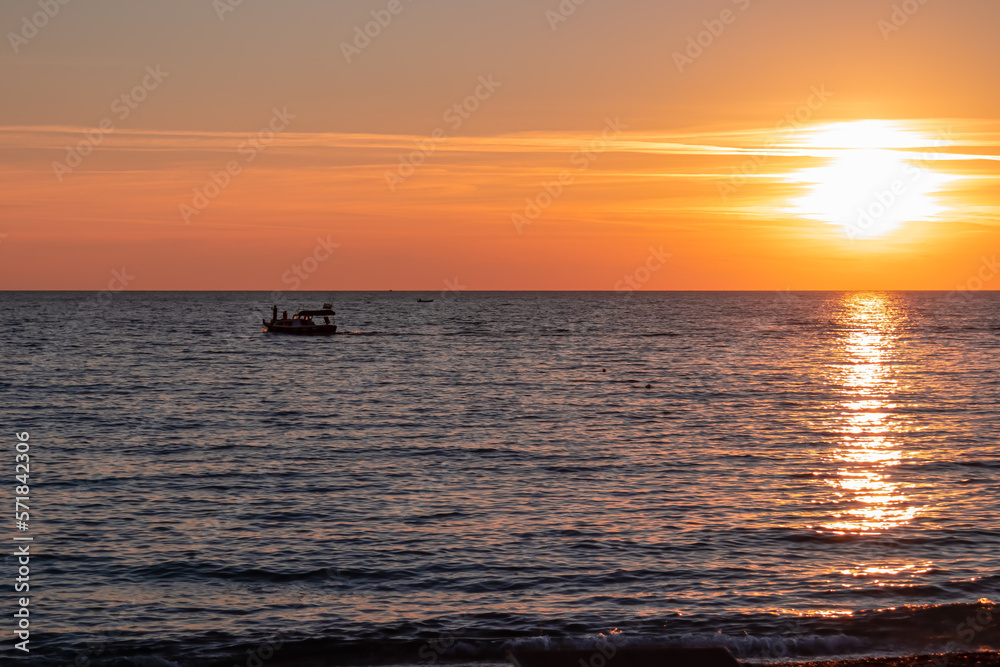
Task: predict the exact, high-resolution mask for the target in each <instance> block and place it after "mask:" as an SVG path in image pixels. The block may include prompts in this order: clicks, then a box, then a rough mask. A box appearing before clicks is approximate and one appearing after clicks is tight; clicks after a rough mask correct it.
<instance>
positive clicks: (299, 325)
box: [261, 303, 337, 336]
mask: <svg viewBox="0 0 1000 667" xmlns="http://www.w3.org/2000/svg"><path fill="white" fill-rule="evenodd" d="M272 312H273V315H272V316H271V321H270V322H268V321H267V320H261V321H262V322H263V323H264V328H262V329H261V332H262V333H278V334H288V335H291V336H332V335H333V334H335V333H337V325H336V324H333V323H332V322H330V318H331V317H333V316H334V315H336V313H335V312H333V306H332V304H329V303H324V304H323V307H322V308H321V309H319V310H300V311H299V312H297V313H295V314H294V315H292V317H291V318H287V317H281V318H280V319H279V318H278V307H277V306H275V307H274V310H273V311H272ZM286 314H287V311H286ZM314 317H322V318H323V323H322V324H317V323H316V321H315V320H314V319H313V318H314Z"/></svg>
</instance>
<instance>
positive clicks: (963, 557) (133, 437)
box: [0, 292, 1000, 667]
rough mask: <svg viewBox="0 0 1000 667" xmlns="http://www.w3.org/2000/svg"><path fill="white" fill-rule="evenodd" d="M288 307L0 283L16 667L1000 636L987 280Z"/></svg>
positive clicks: (999, 484) (478, 656)
mask: <svg viewBox="0 0 1000 667" xmlns="http://www.w3.org/2000/svg"><path fill="white" fill-rule="evenodd" d="M417 297H424V298H434V299H435V301H434V303H417V302H416V298H417ZM270 298H271V297H270V296H269V295H268V294H267V293H250V292H246V293H127V292H125V293H119V294H114V295H107V294H105V295H95V294H90V293H4V294H0V317H2V319H3V326H2V328H0V354H2V359H3V368H4V372H3V374H2V376H0V404H2V406H3V411H2V413H3V421H4V436H3V437H4V447H3V451H4V454H3V455H4V456H5V457H7V462H6V463H5V464H4V469H8V470H11V471H12V470H13V467H14V454H15V450H14V445H15V443H16V440H15V438H14V433H15V432H28V433H29V434H30V440H29V443H30V445H31V449H30V456H31V459H30V465H31V468H30V482H31V484H30V497H31V501H30V515H31V516H30V522H29V524H30V527H29V530H28V531H26V532H18V531H16V530H15V525H14V521H13V517H12V516H11V515H10V514H8V519H7V523H8V525H7V526H5V527H4V529H5V530H6V531H8V532H7V535H8V537H7V544H8V548H7V549H5V550H4V552H3V557H2V558H0V566H2V568H3V571H2V572H0V576H2V579H3V580H4V582H5V584H4V586H3V590H4V591H6V592H5V593H3V594H2V596H0V611H2V612H3V616H4V617H5V618H7V619H8V621H7V622H5V623H3V624H0V627H2V628H3V630H2V632H3V635H4V636H3V640H2V642H3V643H2V645H0V660H2V661H3V662H4V663H5V664H7V662H8V661H9V662H10V664H38V665H50V664H52V665H76V666H78V667H89V666H90V665H101V664H123V665H124V664H128V665H143V666H156V665H181V666H185V667H186V666H188V665H192V666H197V665H208V664H213V665H214V664H218V665H225V666H226V667H230V666H235V667H243V666H246V667H262V665H274V666H277V665H282V664H292V663H294V662H296V661H298V660H302V659H305V658H316V659H322V660H325V661H327V662H329V664H336V665H378V664H407V665H429V664H435V663H446V662H463V663H497V662H501V661H502V660H503V656H504V652H505V650H507V649H508V648H511V647H516V646H530V647H544V646H549V647H557V646H566V647H571V646H572V647H581V646H582V647H587V646H595V647H597V646H601V645H602V642H607V641H615V642H619V643H621V644H631V645H649V646H661V645H665V646H669V645H677V646H691V645H724V646H727V647H729V648H730V649H731V650H732V651H733V652H734V653H735V654H736V655H737V656H739V657H741V658H743V659H748V660H774V659H792V658H795V657H802V656H843V655H859V654H860V655H879V654H892V653H896V654H900V653H917V652H925V651H931V650H935V651H937V650H975V649H978V648H980V647H992V648H1000V630H998V628H1000V609H998V608H997V606H996V604H995V602H997V601H1000V594H998V590H997V589H998V585H1000V445H998V435H1000V385H998V380H997V378H998V369H1000V296H998V295H997V294H996V293H977V294H967V295H954V294H947V293H812V292H808V293H795V292H793V293H636V294H633V295H624V294H616V293H467V292H448V293H441V294H426V293H421V294H415V293H396V292H393V293H297V294H294V295H291V294H289V295H286V297H285V302H284V303H279V304H278V305H279V309H284V308H288V309H289V310H295V309H298V308H314V307H318V306H319V305H320V304H321V303H323V302H324V301H332V302H333V304H334V308H335V309H336V310H337V317H336V321H337V323H338V324H339V325H340V327H341V332H342V335H341V334H338V335H337V336H334V337H330V338H316V339H309V338H295V337H283V336H278V335H272V334H264V333H261V331H260V319H261V312H260V311H263V312H264V313H268V314H269V313H270V305H271V301H270ZM15 483H16V482H15V481H14V480H13V479H12V476H8V479H7V480H6V481H5V483H4V485H3V486H4V488H5V493H6V495H7V496H9V497H10V499H9V501H5V502H9V503H13V495H14V484H15ZM15 536H31V537H32V538H33V542H31V553H32V561H31V575H30V576H31V590H30V595H31V605H30V611H31V617H30V619H31V620H30V622H31V639H30V642H31V643H30V648H31V652H30V654H29V656H28V657H27V658H26V659H25V661H24V662H18V663H14V661H13V660H14V658H17V657H23V656H22V654H21V652H20V651H16V650H14V649H13V644H14V642H15V641H17V640H16V639H15V636H14V624H13V622H12V621H11V620H10V619H11V614H12V613H13V611H15V610H16V607H15V605H16V604H17V603H16V597H18V596H19V595H21V594H15V593H13V592H12V585H13V578H14V576H15V574H16V567H17V565H16V563H15V562H14V561H15V557H14V556H11V555H10V554H12V553H13V548H12V547H11V546H10V545H13V544H15V543H14V542H12V541H11V538H13V537H15ZM8 584H9V585H8Z"/></svg>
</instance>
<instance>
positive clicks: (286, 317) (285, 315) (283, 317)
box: [281, 310, 288, 320]
mask: <svg viewBox="0 0 1000 667" xmlns="http://www.w3.org/2000/svg"><path fill="white" fill-rule="evenodd" d="M281 319H283V320H287V319H288V311H287V310H283V311H281Z"/></svg>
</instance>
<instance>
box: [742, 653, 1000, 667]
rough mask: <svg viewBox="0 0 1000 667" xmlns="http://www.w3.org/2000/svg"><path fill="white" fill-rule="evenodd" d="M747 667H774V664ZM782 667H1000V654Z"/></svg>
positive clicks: (885, 659) (751, 662)
mask: <svg viewBox="0 0 1000 667" xmlns="http://www.w3.org/2000/svg"><path fill="white" fill-rule="evenodd" d="M743 664H745V665H754V666H755V667H765V665H767V667H773V665H774V663H770V664H769V663H759V662H757V663H755V662H753V661H747V662H745V663H743ZM780 664H781V667H994V666H996V667H1000V653H993V652H989V653H937V654H934V655H916V656H906V657H902V658H857V659H852V660H818V661H812V662H793V663H780Z"/></svg>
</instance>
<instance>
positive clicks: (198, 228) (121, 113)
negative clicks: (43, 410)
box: [0, 0, 1000, 290]
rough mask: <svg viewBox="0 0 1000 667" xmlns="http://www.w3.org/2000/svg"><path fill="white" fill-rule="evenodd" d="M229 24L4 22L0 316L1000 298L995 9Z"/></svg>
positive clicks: (303, 11) (35, 7) (406, 15)
mask: <svg viewBox="0 0 1000 667" xmlns="http://www.w3.org/2000/svg"><path fill="white" fill-rule="evenodd" d="M225 2H227V0H218V2H216V3H214V4H213V2H211V1H210V0H184V1H179V2H173V3H154V2H126V1H124V0H104V1H101V2H96V1H95V2H90V3H73V2H70V3H69V4H67V5H58V9H57V10H53V9H52V7H55V6H56V5H57V4H58V3H56V4H54V5H52V6H51V7H49V11H50V13H52V14H53V15H52V16H46V15H44V14H41V15H40V14H39V12H41V11H43V9H40V5H39V4H38V0H35V1H34V2H24V1H22V0H11V1H9V2H6V3H4V5H3V7H2V8H0V26H2V27H3V28H4V31H5V33H6V34H7V44H6V45H5V47H4V48H5V51H0V69H2V72H3V80H4V82H5V92H6V93H7V95H5V102H6V103H5V104H4V105H3V108H2V109H0V150H2V153H0V156H2V157H0V179H2V182H3V190H2V193H3V194H2V195H0V209H2V218H0V259H2V261H0V289H105V288H107V286H108V283H109V281H110V280H112V279H113V277H114V274H113V272H114V271H118V272H119V273H120V272H121V271H122V270H123V269H125V273H126V275H127V276H129V278H128V280H127V282H128V285H127V288H128V289H260V290H288V289H295V288H301V289H310V290H365V289H371V290H380V289H396V290H403V289H421V290H441V289H445V288H446V281H451V282H454V281H456V280H457V281H458V282H459V284H461V285H462V286H463V287H465V288H468V289H594V290H612V289H616V288H620V287H621V286H622V284H623V282H622V281H623V280H624V279H626V278H630V279H631V281H632V283H633V284H634V285H635V287H636V288H641V289H946V290H951V289H955V288H956V287H957V286H958V285H967V286H969V287H972V288H974V289H978V288H984V289H997V287H998V286H1000V270H998V271H996V272H995V273H996V276H995V278H994V277H993V276H991V277H990V278H987V277H986V276H987V275H988V274H990V273H991V271H990V270H984V269H983V266H984V265H985V266H993V264H991V261H992V257H993V256H994V255H995V254H997V251H998V250H1000V226H998V223H1000V209H998V206H1000V202H998V200H997V196H996V193H997V189H996V187H994V184H995V183H996V182H997V180H996V179H997V177H998V174H1000V171H998V161H997V157H996V156H997V155H1000V151H998V148H997V146H998V143H1000V120H998V119H997V117H996V111H995V110H996V109H997V108H998V102H1000V100H998V99H997V98H998V97H1000V93H998V92H997V89H996V86H995V85H994V84H995V82H996V81H997V80H1000V77H998V74H1000V71H998V70H1000V44H998V42H997V40H995V37H994V33H995V26H996V25H998V20H1000V6H998V5H997V4H996V3H995V2H987V1H979V0H975V1H973V0H953V1H951V2H949V3H944V2H942V1H941V0H936V1H935V0H927V1H926V2H925V3H924V4H920V3H919V2H918V1H917V0H909V2H907V3H897V6H898V7H899V10H898V11H895V10H894V9H893V5H892V3H886V4H883V3H878V2H876V3H873V2H860V1H855V0H847V1H843V2H838V3H802V2H793V1H792V0H769V1H768V2H765V1H764V0H719V1H714V2H704V1H699V2H695V1H694V0H691V1H687V2H670V3H653V2H648V1H645V2H643V1H639V0H625V1H622V2H616V3H610V2H603V1H602V0H587V1H586V2H584V3H583V4H581V5H579V6H577V5H574V4H572V2H570V0H567V1H566V2H563V3H562V4H560V2H558V1H552V2H544V1H541V0H540V1H537V2H527V1H520V0H508V1H505V2H501V1H500V0H494V1H492V2H490V1H484V2H469V1H468V0H465V1H459V0H449V1H445V0H399V1H398V2H390V1H389V0H374V1H371V2H368V1H366V2H345V3H326V2H321V1H320V0H299V1H297V2H293V3H278V2H272V1H269V0H243V2H242V4H240V5H238V6H236V7H230V6H229V5H227V4H223V3H225ZM904 5H905V7H904ZM42 6H43V7H48V6H49V5H48V4H47V3H46V2H44V0H43V2H42ZM560 7H562V10H561V11H562V13H559V12H560ZM570 7H575V9H574V10H573V11H572V13H569V8H570ZM223 8H228V9H231V10H232V11H228V9H223ZM905 10H909V11H910V12H911V13H910V14H907V13H906V11H905ZM393 11H395V13H392V12H393ZM372 12H374V15H373V14H372ZM378 20H381V22H382V23H383V25H379V24H378V23H371V22H372V21H378ZM366 24H368V25H366ZM38 25H40V26H41V27H37V26H38ZM366 27H367V28H368V29H369V32H370V33H372V34H375V36H374V37H372V38H367V40H366V39H363V38H357V35H358V34H359V32H363V31H364V29H365V28H366ZM355 40H356V41H355ZM699 41H700V42H701V45H700V46H699V45H698V42H699ZM348 60H350V62H348ZM796 114H798V118H796ZM789 119H790V120H789ZM872 119H875V120H878V121H880V122H875V123H872V122H865V121H871V120H872ZM779 124H780V126H779ZM879 165H881V166H879ZM741 168H742V169H743V170H744V172H746V177H745V178H744V177H743V176H741V175H739V174H738V172H739V170H740V169H741ZM904 169H908V171H905V172H904V171H903V170H904ZM227 172H228V173H227ZM897 174H898V178H899V179H901V180H899V186H900V187H899V192H898V193H897V194H899V200H900V201H901V200H902V198H903V197H904V196H905V197H911V196H912V198H913V200H912V202H911V203H912V206H911V207H910V209H909V210H908V211H903V210H902V209H897V210H896V213H890V214H887V216H889V215H895V216H896V217H897V218H899V219H898V220H895V219H894V220H892V221H891V222H892V223H893V224H888V223H887V222H886V221H887V220H888V217H886V218H885V219H881V220H879V221H878V224H877V225H876V226H875V227H871V228H867V229H866V231H865V233H864V234H862V235H861V236H860V237H859V236H858V235H857V234H855V233H854V232H853V231H852V226H851V225H852V224H853V223H844V222H843V221H841V222H837V218H836V216H835V215H834V212H833V210H832V209H834V208H838V207H839V206H840V205H841V204H844V206H845V208H844V211H847V213H845V215H847V214H850V215H851V216H854V213H853V211H855V210H856V209H858V207H862V208H871V207H872V206H874V207H875V208H874V209H871V210H875V211H877V210H878V204H877V202H878V201H879V197H883V201H888V199H885V198H886V197H890V195H889V194H886V193H888V192H889V191H890V190H891V188H892V183H893V182H894V180H893V179H895V178H896V177H897V176H896V175H897ZM903 174H912V175H913V178H912V182H911V180H909V177H904V176H903ZM213 177H214V182H213ZM560 180H562V182H561V183H560ZM918 187H919V188H920V191H919V192H917V191H915V189H916V188H918ZM845 202H847V203H846V204H845ZM893 205H896V204H893ZM890 208H891V206H890ZM897 214H898V215H897ZM876 218H878V216H876ZM883 223H886V224H884V225H883ZM883 227H884V228H885V230H884V231H883V229H882V228H883ZM876 232H877V233H876ZM852 237H853V238H852ZM665 255H669V257H668V258H665V259H663V260H662V261H661V260H660V259H656V258H658V257H659V258H663V257H664V256H665ZM643 267H647V268H643ZM649 269H652V270H649ZM976 276H980V278H979V282H977V281H976V280H975V278H976ZM970 280H971V281H972V282H971V283H970ZM991 281H992V282H991Z"/></svg>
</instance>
